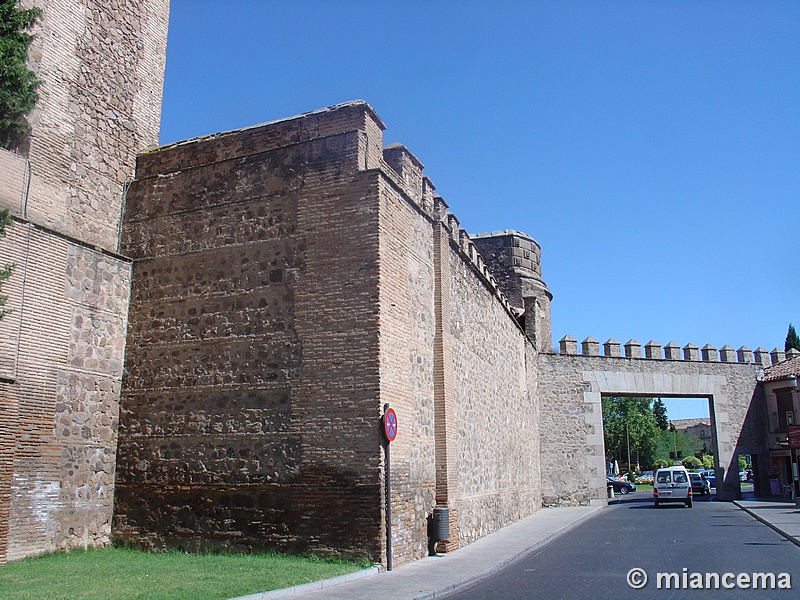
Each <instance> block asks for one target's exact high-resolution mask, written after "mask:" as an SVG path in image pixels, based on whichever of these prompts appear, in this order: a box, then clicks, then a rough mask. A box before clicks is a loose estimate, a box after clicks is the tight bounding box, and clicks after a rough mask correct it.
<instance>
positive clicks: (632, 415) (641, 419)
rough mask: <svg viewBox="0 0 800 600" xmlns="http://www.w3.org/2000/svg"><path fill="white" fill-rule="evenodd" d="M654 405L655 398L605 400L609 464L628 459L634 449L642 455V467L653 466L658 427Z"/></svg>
mask: <svg viewBox="0 0 800 600" xmlns="http://www.w3.org/2000/svg"><path fill="white" fill-rule="evenodd" d="M651 402H652V399H651V398H641V397H633V396H619V397H618V396H613V397H603V399H602V405H603V429H604V432H605V445H606V457H607V458H608V459H609V460H612V461H613V460H614V459H617V458H618V457H620V458H621V457H626V458H627V452H628V449H629V448H630V450H631V452H637V453H638V456H639V464H641V465H649V464H651V463H652V461H653V458H654V455H653V453H654V450H655V440H656V436H657V434H656V432H657V431H658V425H657V424H656V418H655V415H654V414H653V410H652V408H651V406H650V404H651Z"/></svg>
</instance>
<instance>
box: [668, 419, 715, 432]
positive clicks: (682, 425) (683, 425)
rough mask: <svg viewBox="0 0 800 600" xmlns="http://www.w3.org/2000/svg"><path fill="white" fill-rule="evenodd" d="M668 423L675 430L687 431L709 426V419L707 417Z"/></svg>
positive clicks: (672, 420) (674, 420)
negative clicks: (690, 428) (699, 426)
mask: <svg viewBox="0 0 800 600" xmlns="http://www.w3.org/2000/svg"><path fill="white" fill-rule="evenodd" d="M669 422H670V423H671V424H672V425H674V426H675V429H687V428H689V427H697V426H698V425H705V426H706V427H710V426H711V419H709V418H708V417H705V418H701V419H670V420H669Z"/></svg>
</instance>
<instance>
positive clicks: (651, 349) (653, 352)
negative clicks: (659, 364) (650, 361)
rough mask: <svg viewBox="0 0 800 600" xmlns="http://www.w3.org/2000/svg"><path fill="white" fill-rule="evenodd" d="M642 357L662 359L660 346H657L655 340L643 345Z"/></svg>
mask: <svg viewBox="0 0 800 600" xmlns="http://www.w3.org/2000/svg"><path fill="white" fill-rule="evenodd" d="M644 355H645V358H654V359H660V358H662V356H661V344H659V343H658V342H656V341H655V340H650V341H649V342H647V343H646V344H645V345H644Z"/></svg>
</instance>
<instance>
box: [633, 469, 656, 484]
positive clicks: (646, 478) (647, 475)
mask: <svg viewBox="0 0 800 600" xmlns="http://www.w3.org/2000/svg"><path fill="white" fill-rule="evenodd" d="M636 483H653V472H652V471H642V472H641V473H640V474H639V475H637V476H636Z"/></svg>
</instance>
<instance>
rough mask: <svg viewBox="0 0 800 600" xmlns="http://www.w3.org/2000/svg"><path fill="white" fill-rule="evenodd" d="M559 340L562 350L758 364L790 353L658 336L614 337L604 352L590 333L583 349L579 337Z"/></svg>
mask: <svg viewBox="0 0 800 600" xmlns="http://www.w3.org/2000/svg"><path fill="white" fill-rule="evenodd" d="M558 344H559V353H560V354H565V355H582V356H605V357H609V358H615V357H618V358H639V359H650V360H683V361H699V362H723V363H742V364H756V365H760V366H762V367H768V366H771V365H776V364H778V363H780V362H783V361H784V360H785V359H786V353H785V352H784V351H783V350H780V349H778V348H774V349H773V350H772V351H769V350H767V349H766V348H764V347H762V346H759V347H758V348H756V349H755V350H751V349H750V348H748V347H747V346H741V347H739V348H738V349H737V350H734V349H733V348H732V347H731V346H729V345H727V344H726V345H724V346H722V348H719V349H717V348H716V347H715V346H712V345H711V344H706V345H705V346H703V347H702V348H698V347H697V346H696V345H694V344H692V343H688V344H686V345H685V346H683V347H682V348H681V347H680V346H679V345H678V344H676V343H675V342H668V343H667V344H665V345H664V346H662V345H661V344H659V343H658V342H656V341H654V340H650V341H649V342H647V343H646V344H645V345H644V346H642V344H640V343H639V342H637V341H636V340H634V339H631V340H628V341H627V342H625V343H624V344H621V343H620V342H618V341H617V340H615V339H614V338H609V339H608V340H606V341H605V342H603V344H602V347H603V348H602V352H601V350H600V346H601V344H600V342H598V341H597V340H596V339H594V338H593V337H591V336H590V337H587V338H586V339H584V340H583V341H582V342H581V347H580V352H578V341H577V340H576V339H575V338H573V337H572V336H570V335H565V336H564V337H563V338H561V339H560V340H559V342H558Z"/></svg>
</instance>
